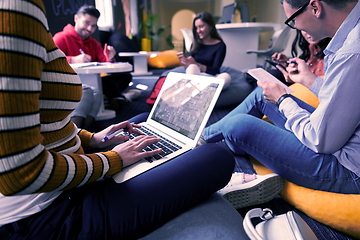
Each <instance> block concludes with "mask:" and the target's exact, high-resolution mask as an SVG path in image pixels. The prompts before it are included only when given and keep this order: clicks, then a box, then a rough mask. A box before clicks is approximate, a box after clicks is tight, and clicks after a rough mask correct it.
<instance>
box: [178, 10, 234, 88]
mask: <svg viewBox="0 0 360 240" xmlns="http://www.w3.org/2000/svg"><path fill="white" fill-rule="evenodd" d="M192 32H193V36H194V41H193V43H192V46H191V50H190V53H189V56H184V54H183V53H180V54H179V58H180V62H181V63H182V64H183V65H184V67H185V69H186V73H187V74H196V75H199V74H201V73H205V74H210V75H215V76H217V77H219V78H223V79H224V80H225V83H224V89H225V88H226V87H228V86H229V84H230V82H231V77H230V75H229V74H228V73H220V67H221V66H222V64H223V62H224V59H225V55H226V45H225V43H224V41H223V40H222V38H221V37H220V35H219V33H218V31H217V30H216V27H215V22H214V19H213V17H212V15H211V14H210V13H209V12H200V13H198V14H197V15H196V16H195V18H194V21H193V27H192Z"/></svg>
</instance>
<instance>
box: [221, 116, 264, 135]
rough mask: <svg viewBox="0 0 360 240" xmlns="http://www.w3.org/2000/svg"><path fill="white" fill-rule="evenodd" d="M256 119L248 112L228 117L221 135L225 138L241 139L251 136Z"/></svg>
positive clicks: (254, 129) (254, 128)
mask: <svg viewBox="0 0 360 240" xmlns="http://www.w3.org/2000/svg"><path fill="white" fill-rule="evenodd" d="M257 120H258V119H257V118H256V117H254V116H251V115H249V114H238V115H235V116H233V117H231V118H229V119H228V121H227V122H226V128H224V130H223V135H224V138H225V139H226V140H230V141H234V140H237V141H238V140H240V141H243V140H245V139H246V138H248V137H251V136H252V135H253V133H254V132H255V131H256V121H257Z"/></svg>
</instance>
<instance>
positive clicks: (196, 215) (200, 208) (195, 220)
mask: <svg viewBox="0 0 360 240" xmlns="http://www.w3.org/2000/svg"><path fill="white" fill-rule="evenodd" d="M242 221H243V219H242V217H241V215H240V214H239V213H238V212H237V211H236V210H235V208H234V207H233V206H232V205H231V204H230V203H229V202H228V201H227V200H225V199H224V198H223V197H222V196H221V195H219V194H217V193H215V194H213V195H212V196H211V197H210V198H209V199H207V200H206V201H204V202H203V203H201V204H198V205H196V206H195V207H193V208H191V209H189V210H188V211H186V212H184V213H182V214H180V215H179V216H177V217H176V218H174V219H172V220H171V221H169V222H167V223H166V224H165V225H163V226H162V227H161V228H159V229H157V230H155V231H153V232H152V233H150V234H148V235H147V236H145V237H143V238H141V239H142V240H162V239H166V240H172V239H173V240H187V239H192V240H193V239H207V240H212V239H213V240H218V239H227V240H232V239H248V237H247V235H246V233H245V231H244V230H243V227H242Z"/></svg>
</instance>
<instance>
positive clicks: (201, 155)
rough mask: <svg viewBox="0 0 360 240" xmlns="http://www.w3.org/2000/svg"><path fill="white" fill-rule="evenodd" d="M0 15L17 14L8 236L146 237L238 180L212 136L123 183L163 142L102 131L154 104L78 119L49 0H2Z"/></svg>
mask: <svg viewBox="0 0 360 240" xmlns="http://www.w3.org/2000/svg"><path fill="white" fill-rule="evenodd" d="M0 16H1V18H2V19H1V20H2V22H7V23H8V24H2V25H1V26H0V36H1V37H0V43H1V44H0V50H1V51H0V58H1V59H2V60H3V61H2V62H1V64H0V82H1V84H0V99H1V100H2V103H3V104H1V105H0V159H1V164H0V239H7V240H9V239H10V240H11V239H77V240H81V239H84V240H91V239H108V240H110V239H138V238H140V237H143V236H144V235H146V234H148V233H149V232H151V231H153V230H154V229H156V228H158V227H160V226H162V225H163V224H164V223H166V222H167V221H169V220H170V219H172V218H174V217H176V216H177V215H179V214H180V213H182V212H184V211H186V210H187V209H189V208H190V207H192V206H194V205H196V204H198V203H200V202H202V201H203V200H205V199H206V198H207V197H209V196H210V195H212V194H213V193H214V192H216V191H217V190H218V189H220V188H222V187H223V186H225V185H226V183H227V182H228V181H229V179H230V177H231V172H232V170H233V168H234V158H233V155H232V154H231V152H230V151H228V150H227V149H225V148H223V147H221V146H219V145H217V144H208V145H209V146H203V147H199V148H197V149H194V150H192V151H189V152H187V153H185V154H183V155H181V156H180V157H178V158H175V159H174V160H172V161H169V162H167V163H165V164H162V165H160V166H158V167H156V168H154V169H152V170H150V171H147V172H145V173H143V174H141V175H139V176H137V177H135V178H132V179H130V180H128V181H126V182H123V183H121V184H117V183H116V182H115V181H114V179H113V178H112V177H110V176H112V175H114V174H116V173H117V172H119V171H121V170H122V169H123V168H125V167H126V166H129V165H131V164H133V163H135V162H137V161H139V160H140V159H142V158H144V157H146V156H150V155H153V154H157V153H159V152H161V151H162V149H157V150H153V151H150V152H144V151H143V148H145V147H147V146H148V145H149V144H152V143H155V142H158V141H159V139H158V138H157V137H155V136H145V135H141V136H138V137H136V138H134V139H133V140H129V137H128V136H115V137H113V138H111V139H110V140H108V141H105V142H104V141H103V139H104V137H105V136H106V135H108V134H109V133H111V132H113V131H116V130H120V129H124V130H125V131H127V132H129V133H132V132H138V130H137V129H138V128H139V127H141V126H140V125H138V124H130V121H131V122H132V121H133V122H135V123H139V122H141V121H143V120H144V119H146V114H141V115H138V116H136V117H134V118H132V119H130V121H125V122H121V123H118V124H114V125H111V126H109V127H108V128H106V129H104V130H103V131H100V132H98V133H95V134H94V133H90V132H88V131H86V130H84V129H82V130H79V129H78V128H76V126H75V125H74V124H73V122H72V121H71V120H70V117H69V114H70V113H71V111H72V110H73V109H74V108H76V106H77V102H78V101H79V100H80V99H81V92H82V91H81V81H80V78H79V76H78V75H76V73H75V72H74V70H73V69H72V68H71V66H70V65H69V64H68V62H67V61H66V58H65V55H64V53H63V52H62V51H60V50H59V49H58V48H57V47H56V45H55V43H54V41H53V39H52V36H51V34H50V32H49V28H48V23H47V20H46V16H45V9H44V5H43V2H42V1H41V0H29V1H24V0H3V1H2V4H0ZM29 29H31V31H29ZM19 63H21V64H19ZM128 140H129V141H128ZM110 146H114V147H110ZM109 147H110V150H104V151H101V152H97V151H95V150H96V149H99V148H101V149H104V148H109ZM214 214H215V215H216V213H214Z"/></svg>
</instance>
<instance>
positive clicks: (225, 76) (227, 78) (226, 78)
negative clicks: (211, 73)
mask: <svg viewBox="0 0 360 240" xmlns="http://www.w3.org/2000/svg"><path fill="white" fill-rule="evenodd" d="M216 77H218V78H222V79H224V87H223V89H225V88H227V87H228V86H229V85H230V83H231V76H230V74H228V73H226V72H223V73H220V74H218V75H216Z"/></svg>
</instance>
